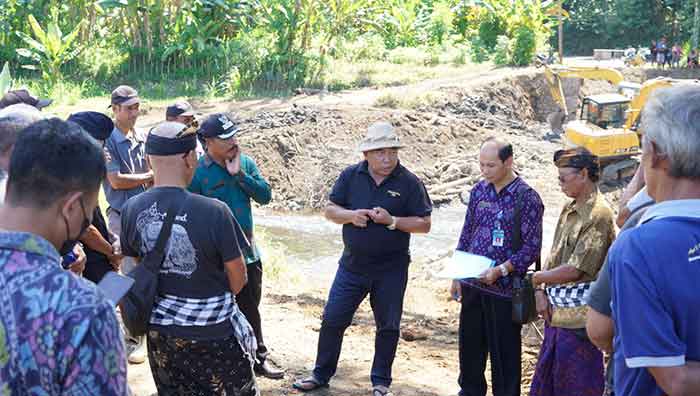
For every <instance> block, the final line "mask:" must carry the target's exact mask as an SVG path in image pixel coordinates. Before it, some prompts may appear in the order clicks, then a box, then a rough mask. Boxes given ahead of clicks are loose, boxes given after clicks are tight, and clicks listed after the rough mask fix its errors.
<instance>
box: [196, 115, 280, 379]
mask: <svg viewBox="0 0 700 396" xmlns="http://www.w3.org/2000/svg"><path fill="white" fill-rule="evenodd" d="M239 131H240V129H239V125H238V123H237V122H235V120H233V119H232V118H230V117H229V116H227V115H226V114H223V113H217V114H212V115H210V116H209V117H207V119H206V120H205V121H204V122H203V123H202V125H201V126H200V128H199V130H198V132H197V133H198V136H199V139H200V141H201V142H202V144H203V145H204V148H205V152H206V154H205V155H204V156H203V157H202V158H201V159H200V160H199V164H198V166H197V170H196V171H195V174H194V178H193V179H192V184H191V185H190V187H189V189H190V191H192V192H194V193H197V194H202V195H204V196H207V197H211V198H216V199H218V200H220V201H222V202H224V203H225V204H226V205H228V207H229V208H230V209H231V212H233V215H234V216H235V218H236V220H237V221H238V223H239V224H240V226H241V228H242V229H243V232H244V233H245V235H246V237H247V238H248V241H249V242H250V247H249V248H247V249H244V251H243V255H244V257H245V262H246V264H247V265H246V267H247V272H248V283H247V284H246V286H245V287H244V288H243V289H242V290H241V292H240V293H239V294H238V295H237V296H236V301H237V303H238V306H239V307H240V309H241V311H242V312H243V314H244V315H245V316H246V318H247V319H248V321H249V322H250V324H251V326H252V327H253V331H254V332H255V338H256V339H257V343H258V349H257V352H256V356H255V361H256V364H255V371H256V373H258V374H261V375H263V376H265V377H268V378H273V379H280V378H282V377H283V376H284V372H283V371H282V370H278V369H276V368H274V367H273V366H272V365H270V363H269V362H268V360H267V357H268V354H269V353H268V350H267V348H266V347H265V343H264V342H263V335H262V323H261V322H262V321H261V319H260V310H259V306H260V300H261V297H262V263H261V261H260V252H259V250H258V248H257V246H256V243H255V238H254V237H253V213H252V211H251V205H250V200H251V199H253V200H254V201H255V202H257V203H259V204H262V205H264V204H266V203H268V202H270V200H271V199H272V192H271V189H270V184H268V182H267V181H266V180H265V179H264V178H263V177H262V175H261V174H260V171H259V170H258V167H257V166H256V165H255V161H253V159H252V158H250V157H249V156H247V155H245V154H243V153H242V152H241V149H240V147H239V146H238V141H237V139H236V134H237V133H238V132H239Z"/></svg>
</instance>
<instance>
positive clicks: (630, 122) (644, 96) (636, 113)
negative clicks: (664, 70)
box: [625, 77, 700, 133]
mask: <svg viewBox="0 0 700 396" xmlns="http://www.w3.org/2000/svg"><path fill="white" fill-rule="evenodd" d="M680 84H696V85H700V80H679V79H673V78H665V77H657V78H655V79H652V80H647V81H645V82H644V83H643V84H642V87H641V88H640V89H639V93H638V94H637V95H635V96H634V97H633V98H632V100H631V101H630V107H629V110H627V119H626V120H625V129H626V130H637V124H638V122H639V117H640V116H641V114H642V109H643V108H644V105H645V104H646V103H647V100H649V96H651V94H652V93H653V92H654V91H656V90H657V89H660V88H667V87H672V86H674V85H680ZM637 133H640V131H637Z"/></svg>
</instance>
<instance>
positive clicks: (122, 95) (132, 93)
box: [109, 85, 141, 107]
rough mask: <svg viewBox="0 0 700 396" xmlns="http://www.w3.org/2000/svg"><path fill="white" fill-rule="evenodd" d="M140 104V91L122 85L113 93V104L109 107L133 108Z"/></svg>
mask: <svg viewBox="0 0 700 396" xmlns="http://www.w3.org/2000/svg"><path fill="white" fill-rule="evenodd" d="M140 102H141V99H140V98H139V93H138V91H136V90H135V89H133V88H131V87H130V86H128V85H120V86H118V87H116V88H115V89H114V91H112V104H110V105H109V107H112V106H114V105H122V106H131V105H133V104H136V103H140Z"/></svg>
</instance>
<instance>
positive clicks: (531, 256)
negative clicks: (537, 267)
mask: <svg viewBox="0 0 700 396" xmlns="http://www.w3.org/2000/svg"><path fill="white" fill-rule="evenodd" d="M479 166H480V169H481V174H482V176H483V180H482V181H480V182H479V183H477V184H476V185H475V186H474V187H473V189H472V191H471V193H470V195H469V205H468V209H467V214H466V216H465V219H464V226H463V228H462V233H461V235H460V238H459V242H458V244H457V250H458V251H463V252H467V253H471V254H475V255H480V256H485V257H488V258H490V259H492V260H494V261H495V266H493V267H491V268H489V269H487V270H486V271H484V272H483V273H481V275H480V276H479V278H472V279H466V280H462V281H459V280H455V281H453V282H452V287H451V290H450V292H451V294H452V296H453V297H454V298H455V299H456V300H458V301H460V302H461V303H462V309H461V311H460V318H459V319H460V320H459V322H460V323H459V366H460V374H459V381H458V382H459V385H460V387H461V391H460V393H459V395H460V396H485V395H486V378H485V376H484V370H485V368H486V357H487V354H490V357H491V378H492V381H491V383H492V388H493V389H492V393H493V395H494V396H519V395H520V376H521V368H520V352H521V347H520V345H521V338H520V330H521V325H519V324H517V323H514V322H513V321H512V320H511V313H512V287H513V278H514V277H515V276H522V275H524V274H525V272H526V271H527V268H528V267H529V266H530V265H531V264H532V263H533V262H535V260H536V259H537V258H538V257H539V255H540V250H541V248H542V215H543V212H544V205H543V204H542V200H541V199H540V196H539V194H538V193H537V192H536V191H535V190H534V189H532V187H530V186H529V185H528V184H527V183H525V181H524V180H523V179H521V178H520V177H519V176H518V175H517V174H516V173H515V171H514V170H513V147H512V145H510V144H508V143H506V142H503V141H500V140H497V139H495V138H489V139H487V140H486V141H485V142H484V143H483V144H482V146H481V151H480V153H479ZM515 227H519V229H520V233H519V234H520V238H519V239H520V240H519V241H516V240H514V238H513V237H514V232H513V231H514V230H515Z"/></svg>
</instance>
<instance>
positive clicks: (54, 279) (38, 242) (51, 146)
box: [0, 118, 127, 396]
mask: <svg viewBox="0 0 700 396" xmlns="http://www.w3.org/2000/svg"><path fill="white" fill-rule="evenodd" d="M104 176H105V163H104V157H103V154H102V149H101V148H100V146H99V145H98V144H97V143H96V142H95V140H94V139H92V138H90V137H89V136H88V135H87V134H86V133H85V132H83V131H82V130H81V129H80V127H78V126H77V125H76V124H73V123H68V122H64V121H61V120H59V119H58V118H51V119H48V120H42V121H38V122H35V123H33V124H32V125H30V126H29V127H28V128H26V129H25V130H23V131H22V133H21V134H20V135H19V137H18V139H17V142H16V143H15V148H14V151H13V154H12V158H11V160H10V173H9V181H8V184H7V199H6V201H5V206H3V207H2V208H0V229H2V230H3V231H1V232H0V301H2V310H3V313H2V314H1V315H0V329H2V331H1V333H2V336H1V337H0V350H1V351H2V353H0V356H1V358H0V384H2V385H0V387H1V388H2V389H3V390H4V391H3V393H4V394H8V395H55V396H58V395H87V394H90V395H106V396H112V395H114V396H124V395H126V394H127V383H126V356H125V353H124V344H123V341H122V336H121V334H120V331H119V324H118V322H117V318H116V316H115V311H114V308H113V306H112V304H111V303H110V302H109V301H108V300H107V298H106V297H105V296H104V294H103V293H102V292H101V291H100V290H98V289H97V287H96V286H95V285H94V284H93V283H91V282H88V281H86V280H84V279H81V278H78V277H76V276H74V275H72V274H70V273H69V272H67V271H64V270H63V269H62V268H61V267H60V255H61V254H65V253H67V252H68V249H69V247H70V246H72V245H73V243H74V242H75V240H76V239H78V238H79V237H80V236H81V234H82V233H83V231H84V230H85V229H86V228H87V227H88V225H89V224H90V221H91V220H92V219H91V214H92V212H93V210H94V209H95V207H96V206H97V196H98V192H99V188H100V183H101V181H102V179H103V178H104Z"/></svg>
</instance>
